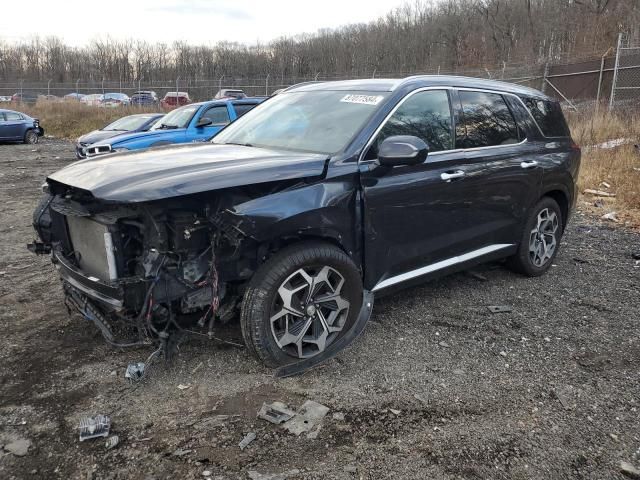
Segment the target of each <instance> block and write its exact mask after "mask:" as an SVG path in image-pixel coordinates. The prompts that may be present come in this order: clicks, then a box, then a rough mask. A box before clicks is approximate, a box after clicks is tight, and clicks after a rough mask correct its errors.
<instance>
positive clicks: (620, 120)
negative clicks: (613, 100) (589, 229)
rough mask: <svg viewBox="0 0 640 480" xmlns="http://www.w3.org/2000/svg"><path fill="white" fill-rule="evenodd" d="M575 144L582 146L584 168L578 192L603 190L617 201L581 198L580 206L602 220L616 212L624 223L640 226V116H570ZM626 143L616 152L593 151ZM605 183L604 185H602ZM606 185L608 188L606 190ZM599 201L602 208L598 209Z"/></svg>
mask: <svg viewBox="0 0 640 480" xmlns="http://www.w3.org/2000/svg"><path fill="white" fill-rule="evenodd" d="M568 120H569V124H570V126H571V133H572V135H573V138H574V140H575V141H576V142H577V143H578V144H579V145H581V146H582V165H581V168H580V178H579V180H578V188H579V190H580V192H584V190H585V189H586V188H591V189H596V190H604V191H607V192H610V193H615V194H616V197H615V198H601V199H599V200H598V198H597V197H594V196H591V195H584V194H583V195H582V197H581V198H580V199H579V201H580V205H581V206H584V207H586V210H587V211H589V212H591V213H593V214H596V215H598V216H602V215H603V214H605V213H610V212H616V216H617V217H618V219H619V220H620V221H621V222H625V223H626V224H628V225H631V226H635V227H638V226H640V151H638V149H637V148H636V147H634V144H638V143H640V115H638V113H635V114H633V113H619V114H611V113H609V112H601V113H599V114H595V113H594V112H588V113H582V114H570V115H568ZM617 139H625V140H626V144H624V145H621V146H619V147H614V148H606V149H604V148H594V146H595V145H599V144H602V143H604V142H607V141H610V140H617ZM603 182H604V183H603ZM605 183H606V184H608V185H609V187H608V188H607V187H606V186H605ZM596 200H598V204H599V205H600V206H596V205H595V203H596Z"/></svg>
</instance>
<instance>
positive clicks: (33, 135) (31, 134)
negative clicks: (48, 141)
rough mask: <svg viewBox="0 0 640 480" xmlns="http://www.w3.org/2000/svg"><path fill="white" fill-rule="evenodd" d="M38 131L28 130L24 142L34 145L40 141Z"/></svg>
mask: <svg viewBox="0 0 640 480" xmlns="http://www.w3.org/2000/svg"><path fill="white" fill-rule="evenodd" d="M38 139H39V137H38V132H36V131H35V130H27V131H26V132H25V134H24V140H23V141H24V143H27V144H30V145H34V144H36V143H38Z"/></svg>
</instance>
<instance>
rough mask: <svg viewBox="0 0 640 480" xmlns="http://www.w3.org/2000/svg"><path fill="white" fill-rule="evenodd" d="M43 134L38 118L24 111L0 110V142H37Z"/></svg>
mask: <svg viewBox="0 0 640 480" xmlns="http://www.w3.org/2000/svg"><path fill="white" fill-rule="evenodd" d="M43 135H44V128H42V127H41V126H40V120H38V119H37V118H31V117H30V116H29V115H27V114H26V113H20V112H14V111H13V110H0V142H24V143H38V140H39V138H40V137H41V136H43Z"/></svg>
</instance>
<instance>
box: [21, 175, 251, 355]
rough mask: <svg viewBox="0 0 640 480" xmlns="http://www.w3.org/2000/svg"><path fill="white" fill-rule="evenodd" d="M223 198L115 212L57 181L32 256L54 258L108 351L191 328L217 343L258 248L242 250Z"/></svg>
mask: <svg viewBox="0 0 640 480" xmlns="http://www.w3.org/2000/svg"><path fill="white" fill-rule="evenodd" d="M220 198H221V197H220V196H216V195H213V194H209V195H192V196H188V197H182V198H179V199H166V200H159V201H154V202H146V203H135V204H118V203H114V202H104V201H99V200H96V199H94V198H93V197H92V196H91V194H90V193H89V192H86V191H82V190H79V189H75V188H72V187H68V186H65V185H62V184H57V183H55V182H51V185H50V186H49V192H48V194H47V195H45V197H44V198H43V199H42V201H41V203H40V205H39V206H38V208H37V209H36V211H35V212H34V227H35V229H36V231H37V232H38V235H39V237H40V240H41V241H40V242H34V243H32V244H30V245H29V248H30V250H32V251H33V252H35V253H40V254H49V253H50V254H51V258H52V261H53V263H54V265H55V266H56V268H57V270H58V272H59V274H60V276H61V279H62V282H63V288H64V293H65V300H66V304H67V306H68V307H69V308H70V309H73V310H77V311H78V312H80V313H81V314H82V316H83V317H84V318H86V319H87V320H90V321H91V322H93V323H94V324H95V325H96V326H97V327H98V329H99V330H100V332H101V333H102V335H103V336H104V338H105V340H106V341H107V342H108V343H109V344H111V345H114V346H120V347H124V346H135V345H145V344H152V343H156V344H157V343H160V344H161V345H165V346H166V343H167V341H168V339H169V338H170V337H171V335H174V334H175V333H177V332H190V331H191V332H193V331H194V329H197V330H198V333H208V334H209V335H211V334H212V332H213V329H214V324H215V322H216V321H217V322H223V323H224V322H226V321H228V320H229V319H230V318H232V317H233V316H234V315H235V313H236V308H237V306H238V303H239V299H240V297H241V294H242V292H241V288H242V283H243V282H244V280H246V279H247V278H248V277H249V276H250V275H251V272H252V270H253V268H255V262H256V258H255V255H253V256H247V255H246V253H247V252H251V251H255V250H253V249H251V248H241V243H242V242H244V243H245V244H244V245H242V247H247V246H248V245H247V244H250V243H251V242H252V240H251V239H249V238H246V237H242V235H241V234H240V232H239V231H237V230H235V229H234V228H233V227H232V226H231V225H230V224H227V223H225V222H224V217H225V206H224V205H223V204H222V202H221V201H220ZM234 200H235V201H239V200H238V199H237V198H235V199H234V198H233V196H227V201H234ZM221 275H223V278H224V281H220V276H221ZM165 353H168V352H165Z"/></svg>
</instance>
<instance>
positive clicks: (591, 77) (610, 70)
mask: <svg viewBox="0 0 640 480" xmlns="http://www.w3.org/2000/svg"><path fill="white" fill-rule="evenodd" d="M418 74H431V75H451V74H453V75H465V76H470V77H482V78H490V79H494V80H504V81H507V82H512V83H518V84H521V85H524V86H528V87H532V88H536V89H540V90H542V91H544V92H545V93H547V94H549V95H551V96H555V97H556V98H558V99H559V100H561V101H562V102H563V103H564V104H565V106H567V107H569V108H572V109H575V110H578V109H581V110H585V109H591V108H593V106H594V104H595V105H600V104H607V103H608V104H610V105H611V107H612V108H613V107H617V106H622V105H625V106H627V105H629V106H636V107H638V106H640V33H638V34H635V35H634V34H628V33H627V34H621V35H620V38H619V41H618V45H617V48H616V47H615V46H612V48H611V49H609V50H608V51H607V52H603V55H602V56H601V57H600V56H598V57H596V58H593V59H587V60H580V61H574V62H570V61H566V59H564V58H563V59H562V60H560V59H556V61H555V62H553V61H549V62H547V63H543V64H517V63H511V64H507V63H503V64H501V65H493V66H491V67H486V68H473V69H458V70H453V71H451V70H445V69H444V68H443V69H441V68H440V67H439V66H435V67H433V68H431V69H427V70H423V71H400V70H397V71H392V72H384V71H378V70H377V69H375V68H373V69H372V70H371V71H353V72H350V73H349V74H345V73H341V74H335V73H327V72H316V73H314V74H312V75H307V76H295V77H294V76H284V75H273V74H265V75H262V76H259V75H257V76H251V77H240V76H229V75H225V76H220V77H218V78H199V77H191V76H187V75H184V76H178V77H177V78H175V79H171V80H168V79H144V78H143V79H140V80H134V81H122V80H113V79H111V80H109V79H99V80H98V79H96V78H89V79H83V78H78V79H76V80H75V81H71V82H69V81H66V82H56V81H55V80H54V79H47V80H41V81H26V80H24V81H23V80H13V81H5V82H0V101H2V98H3V97H4V100H5V101H7V99H8V97H10V96H12V95H14V94H19V95H18V97H21V98H23V99H24V101H27V102H32V101H35V100H36V99H37V98H40V99H43V98H44V97H45V96H49V97H50V98H51V99H56V98H59V97H64V95H67V94H69V93H76V92H77V93H80V94H83V95H88V94H105V93H125V94H127V95H129V96H131V95H132V94H133V93H134V92H136V91H138V90H153V91H155V92H156V93H157V94H158V96H159V97H160V98H162V97H163V96H164V95H165V93H167V92H171V91H176V90H177V91H186V92H188V93H189V96H190V98H191V99H192V100H193V101H200V100H207V99H211V98H213V97H214V95H215V94H216V92H218V90H221V89H225V88H238V89H242V90H243V91H244V92H245V93H246V94H247V95H271V94H272V93H273V92H274V91H276V90H278V89H281V88H286V87H288V86H290V85H294V84H297V83H301V82H310V81H331V80H348V79H353V78H403V77H407V76H409V75H418Z"/></svg>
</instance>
